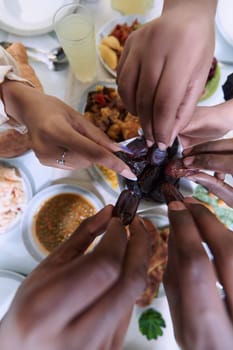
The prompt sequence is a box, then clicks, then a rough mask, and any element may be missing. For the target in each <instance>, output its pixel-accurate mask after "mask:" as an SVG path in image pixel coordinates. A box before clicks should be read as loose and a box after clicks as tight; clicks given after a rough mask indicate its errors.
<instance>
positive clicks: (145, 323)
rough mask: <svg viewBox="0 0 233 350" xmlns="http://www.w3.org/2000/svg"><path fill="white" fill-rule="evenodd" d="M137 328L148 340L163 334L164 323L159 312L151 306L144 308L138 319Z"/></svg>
mask: <svg viewBox="0 0 233 350" xmlns="http://www.w3.org/2000/svg"><path fill="white" fill-rule="evenodd" d="M138 325H139V330H140V332H141V333H142V335H144V336H145V337H146V338H147V339H148V340H151V339H157V338H158V337H159V336H161V335H163V330H162V328H165V327H166V323H165V321H164V319H163V317H162V315H161V313H160V312H158V311H156V310H155V309H153V308H150V309H147V310H145V311H144V312H143V313H142V314H141V316H140V318H139V320H138Z"/></svg>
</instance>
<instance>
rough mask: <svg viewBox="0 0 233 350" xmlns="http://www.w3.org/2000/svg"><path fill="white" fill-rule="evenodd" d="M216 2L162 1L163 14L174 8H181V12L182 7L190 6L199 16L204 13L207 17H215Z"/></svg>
mask: <svg viewBox="0 0 233 350" xmlns="http://www.w3.org/2000/svg"><path fill="white" fill-rule="evenodd" d="M217 3H218V0H195V1H193V0H176V1H174V0H164V3H163V12H165V11H167V10H169V9H171V8H174V7H177V6H178V7H179V6H180V7H181V10H182V9H184V6H190V7H192V8H196V9H197V10H198V11H199V12H200V14H201V13H204V14H205V15H207V16H211V17H213V18H214V17H215V13H216V8H217Z"/></svg>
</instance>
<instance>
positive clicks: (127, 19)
mask: <svg viewBox="0 0 233 350" xmlns="http://www.w3.org/2000/svg"><path fill="white" fill-rule="evenodd" d="M148 21H149V20H148V19H147V18H146V17H144V16H141V15H129V16H119V17H118V18H115V19H114V20H112V21H110V22H107V23H106V24H105V25H104V26H103V27H102V28H100V30H99V31H98V33H97V35H96V43H97V54H98V57H99V60H100V62H101V63H102V65H103V66H104V68H105V69H106V70H107V71H108V72H109V73H110V74H111V75H113V76H114V77H116V67H117V64H118V62H119V59H120V55H121V52H122V50H123V48H124V45H125V41H126V40H127V38H128V36H129V35H130V34H131V33H132V32H133V31H135V30H137V29H138V28H140V27H141V26H142V25H143V24H144V23H146V22H148Z"/></svg>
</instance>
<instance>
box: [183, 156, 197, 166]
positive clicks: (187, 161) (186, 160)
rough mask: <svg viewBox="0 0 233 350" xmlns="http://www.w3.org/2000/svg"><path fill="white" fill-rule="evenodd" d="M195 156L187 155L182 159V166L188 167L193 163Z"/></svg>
mask: <svg viewBox="0 0 233 350" xmlns="http://www.w3.org/2000/svg"><path fill="white" fill-rule="evenodd" d="M194 159H195V157H193V156H192V157H187V158H184V159H183V163H184V166H186V167H189V166H190V165H192V164H193V161H194Z"/></svg>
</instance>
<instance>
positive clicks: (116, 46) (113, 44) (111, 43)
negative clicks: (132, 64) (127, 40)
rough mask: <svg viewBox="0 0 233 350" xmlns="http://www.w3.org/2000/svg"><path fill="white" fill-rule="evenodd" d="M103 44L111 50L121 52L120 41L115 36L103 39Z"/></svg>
mask: <svg viewBox="0 0 233 350" xmlns="http://www.w3.org/2000/svg"><path fill="white" fill-rule="evenodd" d="M101 44H103V45H105V46H108V47H110V49H113V50H117V51H121V44H120V41H119V40H118V39H117V38H116V37H115V36H113V35H108V36H105V37H104V38H103V39H102V41H101Z"/></svg>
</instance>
